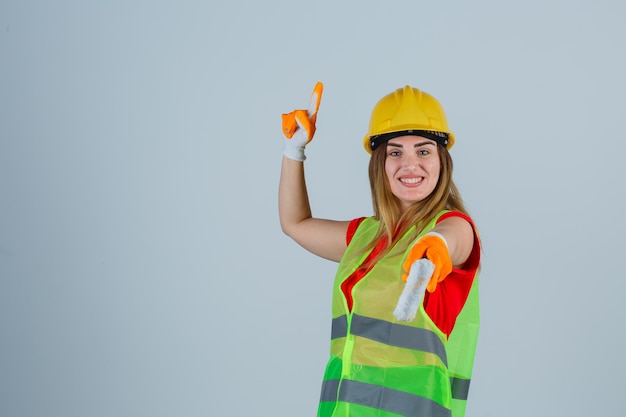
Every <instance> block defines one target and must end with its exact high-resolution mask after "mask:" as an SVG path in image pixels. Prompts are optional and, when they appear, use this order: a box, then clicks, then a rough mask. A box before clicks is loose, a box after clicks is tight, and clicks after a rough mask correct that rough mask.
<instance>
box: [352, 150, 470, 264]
mask: <svg viewBox="0 0 626 417" xmlns="http://www.w3.org/2000/svg"><path fill="white" fill-rule="evenodd" d="M437 154H438V156H439V162H440V165H441V169H440V172H439V180H438V181H437V185H436V186H435V189H434V190H433V192H432V193H430V194H429V195H428V197H426V198H425V199H424V200H422V201H418V202H415V203H413V204H412V205H411V206H410V207H409V208H408V209H407V210H405V211H404V212H403V211H402V210H401V207H400V201H399V200H398V199H397V198H396V196H394V195H393V193H392V192H391V187H390V185H389V180H388V179H387V174H386V173H385V161H386V159H387V145H386V144H385V145H382V146H379V147H377V148H376V149H375V150H374V151H373V152H372V157H371V158H370V163H369V178H370V188H371V191H372V204H373V208H374V218H375V219H376V220H379V221H380V223H379V226H378V231H377V232H376V235H375V237H374V239H373V240H372V241H371V242H370V243H369V244H368V245H367V246H366V247H365V248H364V252H368V251H370V250H372V249H373V248H374V247H375V246H376V245H377V244H378V242H379V241H380V240H381V239H382V238H386V245H385V247H384V248H383V250H382V251H381V252H380V253H379V254H378V256H376V257H375V258H374V259H372V260H371V261H370V262H369V263H368V264H369V265H372V264H374V263H376V261H378V260H379V259H380V258H382V257H383V256H384V255H385V254H387V253H388V252H389V251H390V250H391V248H393V247H394V246H395V245H396V244H397V243H398V241H399V240H400V239H401V238H402V237H403V236H404V235H405V234H406V233H407V232H408V231H409V230H410V229H411V228H412V227H413V226H415V231H414V234H415V236H417V235H418V234H419V233H420V232H421V231H422V229H423V228H424V227H425V226H426V225H427V224H428V223H429V222H430V221H431V220H432V219H433V218H434V217H435V216H436V215H437V213H439V212H440V211H442V210H455V211H459V212H461V213H463V214H467V210H466V209H465V206H464V205H463V200H462V198H461V195H460V194H459V191H458V189H457V187H456V185H455V184H454V181H453V180H452V158H451V156H450V153H449V152H448V150H447V149H446V148H444V147H443V146H441V145H437ZM398 250H401V251H404V250H406V248H398Z"/></svg>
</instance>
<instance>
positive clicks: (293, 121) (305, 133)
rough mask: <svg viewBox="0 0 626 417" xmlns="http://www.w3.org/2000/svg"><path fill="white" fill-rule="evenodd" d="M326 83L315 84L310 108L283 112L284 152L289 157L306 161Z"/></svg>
mask: <svg viewBox="0 0 626 417" xmlns="http://www.w3.org/2000/svg"><path fill="white" fill-rule="evenodd" d="M323 90H324V84H322V83H321V82H318V83H317V84H315V88H314V89H313V93H312V94H311V99H310V100H309V108H308V110H294V111H292V112H291V113H287V114H283V116H282V120H283V134H284V135H285V143H284V146H283V154H285V156H286V157H287V158H289V159H294V160H296V161H304V160H305V159H306V156H305V155H304V147H305V146H306V144H307V143H309V142H311V140H312V139H313V135H315V122H316V121H317V110H318V109H319V107H320V102H321V101H322V91H323Z"/></svg>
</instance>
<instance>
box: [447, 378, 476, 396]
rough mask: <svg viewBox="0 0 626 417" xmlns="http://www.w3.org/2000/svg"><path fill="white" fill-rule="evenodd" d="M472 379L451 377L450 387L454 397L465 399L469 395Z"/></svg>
mask: <svg viewBox="0 0 626 417" xmlns="http://www.w3.org/2000/svg"><path fill="white" fill-rule="evenodd" d="M470 381H471V379H463V378H450V387H451V388H452V398H454V399H455V400H465V401H467V397H468V396H469V387H470Z"/></svg>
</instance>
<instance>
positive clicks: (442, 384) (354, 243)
mask: <svg viewBox="0 0 626 417" xmlns="http://www.w3.org/2000/svg"><path fill="white" fill-rule="evenodd" d="M444 213H445V211H442V212H441V213H438V215H437V216H436V217H435V219H433V220H432V221H431V222H430V223H429V224H428V225H427V226H426V227H425V228H424V230H423V231H422V232H421V233H420V235H418V236H416V235H415V229H414V228H413V229H411V230H409V231H408V232H407V233H406V235H405V236H404V237H403V238H402V239H401V240H400V241H399V242H398V244H396V246H395V247H394V248H393V249H392V250H391V251H390V252H389V253H388V254H387V255H386V256H385V257H384V258H382V259H381V260H379V261H378V262H377V264H376V265H375V266H374V267H373V268H372V269H371V270H370V272H369V273H368V274H367V275H365V276H364V277H363V279H361V280H360V281H359V282H358V283H356V285H354V287H353V289H352V296H353V300H354V303H353V308H352V311H349V310H348V305H347V302H346V298H345V296H344V294H343V292H342V290H341V284H342V282H343V281H345V280H346V279H347V278H348V277H349V276H350V275H351V274H352V273H353V272H354V271H355V270H356V268H358V267H359V266H360V265H361V264H362V263H363V261H364V260H365V258H366V257H367V255H368V253H362V248H363V247H365V246H366V245H367V244H368V243H370V242H371V241H372V239H373V238H374V235H375V234H376V231H377V230H378V221H377V220H374V219H373V218H367V219H365V220H364V221H363V222H362V223H361V224H360V225H359V227H358V229H357V230H356V232H355V234H354V237H353V238H352V240H351V242H350V244H349V245H348V248H347V249H346V252H345V254H344V256H343V258H342V260H341V262H340V263H339V267H338V270H337V276H336V278H335V284H334V288H333V301H332V318H333V320H332V332H331V349H330V359H329V361H328V364H327V366H326V372H325V374H324V381H323V385H322V394H321V398H320V404H319V409H318V414H317V415H318V417H398V416H405V417H439V416H441V417H462V416H463V415H464V413H465V404H466V402H467V394H468V390H469V382H470V379H471V373H472V367H473V362H474V353H475V350H476V341H477V338H478V326H479V310H478V279H477V276H475V277H474V280H473V284H472V289H471V291H470V295H469V297H468V299H467V301H466V303H465V305H464V307H463V309H462V311H461V313H460V314H459V316H458V318H457V321H456V324H455V327H454V329H453V331H452V333H451V334H450V337H449V338H446V335H445V334H444V333H443V332H441V331H440V330H439V329H438V328H437V326H436V325H435V324H434V323H433V321H432V320H431V319H430V317H429V316H428V315H427V314H426V312H425V310H424V306H423V301H422V303H421V305H420V307H419V310H418V312H417V315H416V317H415V318H414V319H413V320H412V321H411V322H400V321H398V320H396V318H395V317H394V316H393V311H394V309H395V307H396V304H397V302H398V298H399V297H400V294H401V293H402V290H403V288H404V285H405V284H404V281H403V280H402V279H401V276H402V264H403V262H404V259H405V257H406V255H407V251H406V250H404V251H403V250H401V248H407V247H409V248H410V243H411V242H412V241H415V240H417V239H418V238H419V237H420V236H421V235H423V234H425V233H427V232H428V231H430V230H431V229H432V228H433V227H434V226H435V224H436V222H437V219H438V218H439V217H440V216H441V215H442V214H444ZM407 243H408V244H409V246H407ZM422 300H423V298H422Z"/></svg>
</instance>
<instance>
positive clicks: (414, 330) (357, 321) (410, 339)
mask: <svg viewBox="0 0 626 417" xmlns="http://www.w3.org/2000/svg"><path fill="white" fill-rule="evenodd" d="M347 331H348V319H347V317H346V316H345V315H344V316H341V317H337V318H335V319H333V322H332V331H331V338H332V339H336V338H339V337H345V336H346V335H347ZM350 334H353V335H355V336H361V337H365V338H367V339H371V340H375V341H377V342H380V343H384V344H386V345H391V346H397V347H401V348H406V349H413V350H420V351H422V352H429V353H433V354H435V355H437V356H439V359H441V362H443V363H444V364H445V365H446V366H448V360H447V358H446V347H445V346H444V345H443V343H442V342H441V339H440V338H439V336H437V334H435V333H433V332H431V331H430V330H427V329H422V328H419V327H410V326H403V325H401V324H395V323H390V322H388V321H385V320H379V319H374V318H371V317H363V316H359V315H357V314H355V315H353V316H352V326H351V327H350Z"/></svg>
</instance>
